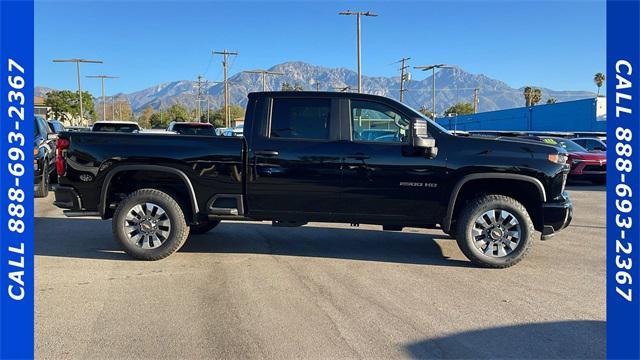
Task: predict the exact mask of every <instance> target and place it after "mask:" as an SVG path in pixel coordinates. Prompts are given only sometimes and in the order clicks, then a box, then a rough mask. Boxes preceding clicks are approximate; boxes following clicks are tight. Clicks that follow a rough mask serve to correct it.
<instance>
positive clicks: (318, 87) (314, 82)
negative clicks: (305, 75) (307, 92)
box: [313, 80, 320, 91]
mask: <svg viewBox="0 0 640 360" xmlns="http://www.w3.org/2000/svg"><path fill="white" fill-rule="evenodd" d="M313 85H315V86H316V91H320V81H318V80H313Z"/></svg>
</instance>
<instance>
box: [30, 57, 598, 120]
mask: <svg viewBox="0 0 640 360" xmlns="http://www.w3.org/2000/svg"><path fill="white" fill-rule="evenodd" d="M268 70H269V71H272V72H279V73H282V74H283V75H267V78H266V79H267V81H266V82H267V89H268V90H269V89H270V90H280V89H281V87H282V85H283V84H284V83H288V84H290V85H291V86H295V85H299V86H300V87H302V88H303V89H304V90H316V88H319V89H320V90H321V91H340V89H344V88H347V87H348V88H349V90H348V91H355V90H356V84H357V73H356V72H355V71H352V70H349V69H346V68H328V67H323V66H318V65H312V64H309V63H305V62H300V61H295V62H286V63H282V64H278V65H275V66H273V67H271V68H269V69H268ZM413 72H414V74H417V70H414V71H413ZM435 77H436V100H437V103H436V109H437V112H438V113H442V112H443V111H444V110H445V109H447V108H448V107H449V106H451V105H453V104H455V103H458V102H469V103H472V102H473V90H474V89H476V88H477V89H479V91H478V99H479V101H478V111H480V112H484V111H492V110H500V109H507V108H514V107H521V106H524V97H523V90H524V88H512V87H510V86H509V85H507V84H506V83H505V82H503V81H500V80H496V79H492V78H490V77H488V76H486V75H483V74H473V73H470V72H467V71H465V70H463V69H461V68H459V67H454V68H451V69H441V70H440V71H438V72H436V75H435ZM316 84H317V85H316ZM362 85H363V92H365V93H369V94H376V95H383V96H388V97H391V98H394V99H398V97H399V90H400V76H395V77H370V76H363V78H362ZM532 86H535V85H532ZM405 88H406V89H407V91H406V92H405V98H404V102H405V103H406V104H407V105H409V106H411V107H413V108H416V109H418V108H420V107H422V106H425V107H426V108H428V109H430V108H431V103H432V94H431V93H432V90H431V89H432V77H431V75H430V73H429V76H427V77H426V78H425V79H423V80H410V81H407V82H405ZM223 89H224V86H223V84H222V83H212V82H208V83H204V84H203V85H202V88H201V91H202V93H203V94H204V95H203V99H205V102H206V99H208V100H209V104H210V106H211V108H214V109H215V108H219V107H221V106H222V104H223V101H224V100H223V93H224V90H223ZM50 90H51V88H47V87H42V86H38V87H36V89H35V93H36V95H37V96H43V95H45V94H46V93H47V92H48V91H50ZM261 90H262V77H261V75H260V74H252V73H245V72H239V73H237V74H235V75H233V76H231V77H230V78H229V95H230V101H231V103H232V104H237V105H241V106H244V105H245V104H246V97H247V94H248V93H249V92H253V91H261ZM541 90H542V103H544V102H545V101H546V100H547V99H548V98H549V97H554V98H556V99H557V101H558V102H561V101H569V100H577V99H584V98H589V97H595V93H593V92H590V91H557V90H551V89H547V88H541ZM196 94H197V81H191V80H179V81H172V82H166V83H162V84H159V85H156V86H153V87H150V88H147V89H143V90H140V91H136V92H132V93H128V94H124V93H120V94H116V95H115V96H117V97H122V98H126V99H127V100H128V101H129V103H130V104H131V107H132V109H133V111H134V112H135V113H141V112H142V111H143V110H144V109H145V108H147V107H149V106H150V107H152V108H153V109H154V110H158V109H160V108H167V107H169V106H171V105H173V104H176V103H179V104H183V105H186V106H187V107H189V108H195V106H196ZM96 100H98V99H96ZM202 107H203V108H205V107H206V103H205V104H203V105H202Z"/></svg>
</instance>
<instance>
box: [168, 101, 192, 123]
mask: <svg viewBox="0 0 640 360" xmlns="http://www.w3.org/2000/svg"><path fill="white" fill-rule="evenodd" d="M167 115H168V118H169V119H168V121H167V123H170V122H172V121H191V119H192V117H191V115H190V114H189V110H188V109H187V108H186V107H184V106H182V105H180V104H173V105H171V107H170V108H169V110H167Z"/></svg>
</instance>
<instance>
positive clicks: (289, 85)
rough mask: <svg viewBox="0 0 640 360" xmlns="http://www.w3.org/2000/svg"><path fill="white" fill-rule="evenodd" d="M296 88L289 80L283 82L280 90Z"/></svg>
mask: <svg viewBox="0 0 640 360" xmlns="http://www.w3.org/2000/svg"><path fill="white" fill-rule="evenodd" d="M293 90H294V88H293V86H291V84H289V83H288V82H283V83H282V87H281V89H280V91H293Z"/></svg>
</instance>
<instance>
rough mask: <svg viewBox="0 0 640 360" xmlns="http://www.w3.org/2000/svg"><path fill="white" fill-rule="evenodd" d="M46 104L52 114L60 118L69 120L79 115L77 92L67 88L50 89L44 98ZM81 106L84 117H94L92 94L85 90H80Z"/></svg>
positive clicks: (90, 118)
mask: <svg viewBox="0 0 640 360" xmlns="http://www.w3.org/2000/svg"><path fill="white" fill-rule="evenodd" d="M44 103H45V105H46V106H48V107H50V108H51V112H52V113H53V116H55V117H56V118H58V119H61V120H69V121H71V120H72V118H75V117H79V116H80V97H79V96H78V92H73V91H69V90H51V91H50V92H49V93H47V98H46V99H45V100H44ZM82 106H83V110H84V117H85V118H86V119H89V120H92V119H94V118H95V114H96V113H95V110H94V105H93V96H92V95H91V94H90V93H89V92H87V91H83V92H82Z"/></svg>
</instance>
